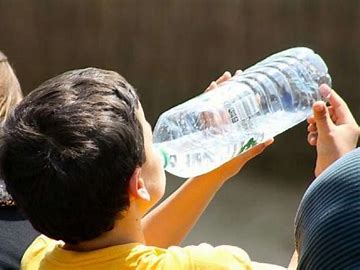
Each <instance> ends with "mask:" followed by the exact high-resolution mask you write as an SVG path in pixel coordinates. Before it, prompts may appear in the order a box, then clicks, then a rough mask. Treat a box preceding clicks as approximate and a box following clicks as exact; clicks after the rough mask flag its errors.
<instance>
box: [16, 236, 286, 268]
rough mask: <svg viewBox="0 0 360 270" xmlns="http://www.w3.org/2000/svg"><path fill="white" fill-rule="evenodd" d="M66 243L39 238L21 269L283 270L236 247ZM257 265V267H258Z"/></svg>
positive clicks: (33, 244)
mask: <svg viewBox="0 0 360 270" xmlns="http://www.w3.org/2000/svg"><path fill="white" fill-rule="evenodd" d="M62 245H63V242H61V241H55V240H52V239H50V238H48V237H46V236H43V235H41V236H39V237H38V238H37V239H36V240H35V241H34V242H33V243H32V244H31V246H30V247H29V248H28V250H27V251H26V253H25V254H24V257H23V260H22V269H24V270H33V269H44V270H53V269H77V267H78V268H79V269H80V268H82V269H83V268H86V269H89V270H95V269H112V267H117V268H119V269H123V268H124V269H142V267H145V266H146V269H154V270H155V269H174V270H176V269H240V270H241V269H244V270H245V269H246V270H250V269H283V268H268V267H262V266H261V265H260V264H254V265H253V263H252V262H251V260H250V258H249V256H248V255H247V253H246V252H245V251H244V250H242V249H240V248H238V247H233V246H217V247H213V246H211V245H209V244H200V245H197V246H187V247H178V246H172V247H169V248H167V249H163V248H157V247H153V246H146V245H143V244H140V243H131V244H125V245H118V246H113V247H108V248H104V249H100V250H95V251H89V252H76V251H69V250H64V249H63V248H62ZM255 265H256V266H255Z"/></svg>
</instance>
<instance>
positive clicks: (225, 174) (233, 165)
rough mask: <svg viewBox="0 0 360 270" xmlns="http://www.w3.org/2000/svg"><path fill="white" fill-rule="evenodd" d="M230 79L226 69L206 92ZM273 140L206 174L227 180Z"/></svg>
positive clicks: (236, 73)
mask: <svg viewBox="0 0 360 270" xmlns="http://www.w3.org/2000/svg"><path fill="white" fill-rule="evenodd" d="M241 72H242V71H241V70H237V71H236V72H235V75H234V76H236V75H239V74H240V73H241ZM229 79H231V73H230V72H229V71H225V72H224V74H223V75H222V76H220V77H219V78H218V79H217V80H216V81H213V82H211V83H210V85H209V86H208V88H206V90H205V92H208V91H216V88H217V87H218V85H219V84H221V83H223V82H225V81H227V80H229ZM273 141H274V139H273V138H271V139H269V140H266V141H265V142H262V143H260V144H258V145H256V146H254V147H253V148H251V149H250V150H249V151H247V152H245V153H243V154H240V155H239V156H237V157H235V158H234V159H232V160H230V161H228V162H226V163H225V164H223V165H221V166H220V167H218V168H216V169H215V170H212V171H210V172H208V173H206V174H205V175H206V176H207V177H211V178H214V179H218V180H223V181H226V180H228V179H230V178H231V177H232V176H234V175H236V174H237V173H238V172H239V171H240V170H241V168H242V167H243V166H244V165H245V164H246V163H247V162H248V161H249V160H251V159H252V158H254V157H256V156H257V155H259V154H261V153H262V152H263V151H264V150H265V148H266V147H267V146H269V145H270V144H272V143H273Z"/></svg>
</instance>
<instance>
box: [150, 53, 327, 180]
mask: <svg viewBox="0 0 360 270" xmlns="http://www.w3.org/2000/svg"><path fill="white" fill-rule="evenodd" d="M322 83H326V84H328V85H330V86H331V78H330V76H329V74H328V69H327V66H326V64H325V63H324V61H323V60H322V59H321V57H320V56H319V55H317V54H315V53H314V52H313V51H312V50H311V49H308V48H303V47H299V48H291V49H288V50H285V51H282V52H279V53H276V54H274V55H272V56H270V57H268V58H265V59H264V60H263V61H261V62H259V63H257V64H256V65H254V66H252V67H250V68H248V69H246V70H245V71H244V72H243V73H241V74H239V75H236V76H234V77H232V78H231V79H230V80H228V81H226V82H224V83H223V84H221V85H220V86H219V87H218V88H217V89H215V90H212V91H209V92H206V93H203V94H201V95H199V96H197V97H195V98H193V99H190V100H189V101H187V102H185V103H183V104H180V105H178V106H176V107H174V108H172V109H170V110H168V111H166V112H165V113H163V114H162V115H161V116H160V118H159V120H158V122H157V124H156V126H155V129H154V144H155V147H157V148H158V149H159V150H160V151H161V153H162V154H163V158H164V167H165V170H167V171H168V172H170V173H172V174H174V175H177V176H179V177H191V176H196V175H200V174H204V173H206V172H209V171H211V170H213V169H215V168H217V167H219V166H220V165H222V164H223V163H225V162H227V161H229V160H230V159H232V158H234V157H236V156H237V155H239V154H240V153H242V152H244V151H246V150H248V149H250V148H251V147H253V146H255V145H256V144H258V143H260V142H262V141H264V140H266V139H268V138H271V137H274V136H275V135H277V134H279V133H282V132H284V131H285V130H287V129H289V128H291V127H292V126H294V125H296V124H298V123H300V122H302V121H303V120H305V119H306V118H307V117H308V116H309V115H311V107H312V104H313V103H314V102H315V101H317V100H321V96H320V93H319V91H318V88H319V86H320V84H322Z"/></svg>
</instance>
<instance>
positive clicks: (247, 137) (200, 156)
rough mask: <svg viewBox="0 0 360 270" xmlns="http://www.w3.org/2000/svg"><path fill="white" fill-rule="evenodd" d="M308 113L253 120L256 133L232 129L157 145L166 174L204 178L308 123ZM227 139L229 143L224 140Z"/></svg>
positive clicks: (287, 113) (187, 136) (278, 113)
mask: <svg viewBox="0 0 360 270" xmlns="http://www.w3.org/2000/svg"><path fill="white" fill-rule="evenodd" d="M308 114H309V111H301V110H300V111H297V112H284V111H278V112H275V113H273V114H272V115H271V117H267V116H265V115H259V116H258V117H256V118H253V123H252V124H253V129H252V130H247V131H245V130H244V132H239V130H238V129H237V128H235V127H233V128H231V125H229V128H228V131H227V132H226V133H222V134H217V135H216V134H212V135H211V137H210V136H209V133H207V134H206V132H205V131H200V132H196V133H192V134H189V135H185V136H183V137H180V138H178V139H175V140H171V141H167V142H164V143H159V144H155V146H156V147H160V148H161V149H163V150H164V151H165V152H166V153H167V155H168V164H167V166H166V170H167V171H168V172H170V173H172V174H175V175H177V176H179V177H183V178H186V177H190V176H196V175H201V174H204V173H206V172H208V171H210V170H212V169H213V168H216V167H219V166H220V165H222V164H223V163H225V162H226V161H229V160H231V159H232V158H234V157H236V156H237V155H239V154H241V153H243V152H245V151H247V150H248V149H250V148H251V147H252V146H254V145H256V144H258V143H260V142H262V141H264V140H266V139H268V138H272V137H274V136H276V135H277V134H280V133H282V132H283V131H285V130H287V129H289V128H290V127H292V126H295V125H296V124H298V123H300V122H302V121H303V120H304V119H306V117H307V115H308ZM224 137H226V139H225V138H224Z"/></svg>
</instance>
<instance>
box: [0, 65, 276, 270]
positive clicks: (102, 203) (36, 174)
mask: <svg viewBox="0 0 360 270" xmlns="http://www.w3.org/2000/svg"><path fill="white" fill-rule="evenodd" d="M229 77H230V74H229V73H228V72H226V73H225V74H224V75H223V76H222V77H221V78H219V80H218V81H217V82H218V83H220V82H222V81H224V80H226V79H228V78H229ZM215 86H216V83H212V84H211V87H210V88H213V87H215ZM151 136H152V134H151V127H150V125H149V124H148V122H147V121H146V119H145V116H144V113H143V110H142V108H141V104H140V102H139V101H138V97H137V95H136V93H135V91H134V89H133V88H132V86H131V85H130V84H129V83H128V82H127V81H126V80H125V79H124V78H123V77H121V76H120V75H119V74H117V73H115V72H112V71H105V70H100V69H95V68H88V69H83V70H74V71H69V72H66V73H64V74H62V75H59V76H57V77H55V78H53V79H50V80H49V81H47V82H45V83H43V84H42V85H40V86H39V87H38V88H37V89H36V90H34V91H33V92H32V93H30V94H29V95H28V96H27V97H25V99H24V100H23V102H22V103H21V104H20V105H19V106H18V107H17V109H16V110H15V112H14V113H13V115H12V116H11V117H10V118H9V120H8V121H7V122H6V124H5V126H4V136H3V145H2V149H1V150H2V151H1V156H2V158H1V168H2V172H3V176H4V179H5V181H6V183H7V186H8V189H9V191H10V192H11V193H12V194H13V196H14V198H15V200H16V202H17V203H18V205H19V206H21V207H22V209H23V211H24V212H25V213H26V214H27V216H28V217H29V219H30V221H31V223H32V224H33V226H34V227H35V228H36V229H37V230H38V231H39V232H41V233H43V234H44V235H46V236H47V237H45V236H40V237H39V238H38V239H37V240H35V241H34V243H33V244H32V246H31V247H30V248H29V249H28V251H27V252H26V254H25V255H24V258H23V262H22V268H23V269H255V268H254V267H257V266H256V264H255V263H252V262H251V261H250V259H249V257H248V256H247V254H246V253H245V252H244V251H243V250H241V249H239V248H236V247H230V246H222V247H215V248H214V247H211V246H210V245H206V244H203V245H200V246H191V247H186V248H180V247H175V245H178V244H179V243H180V241H181V240H182V239H183V238H184V237H185V236H186V234H187V232H188V231H189V230H190V229H191V227H192V226H193V224H194V223H195V222H196V220H197V219H198V217H199V216H200V214H201V213H202V212H203V210H204V209H205V207H206V206H207V204H208V203H209V201H210V200H211V198H212V197H213V196H214V194H215V193H216V191H217V190H218V189H219V188H220V187H221V185H222V184H223V183H224V182H225V181H226V180H227V179H229V178H230V177H231V176H232V175H234V174H235V173H237V172H238V171H239V170H240V168H241V167H242V166H243V165H244V164H245V163H246V162H247V161H248V160H249V159H251V158H252V157H253V156H255V155H257V154H259V153H260V152H262V151H263V149H264V148H265V147H266V146H267V145H269V144H270V143H271V142H272V140H270V141H267V142H266V143H263V144H260V145H258V146H257V147H255V148H253V149H252V150H250V151H248V152H247V153H245V154H244V155H242V156H240V157H238V158H236V159H234V160H232V161H231V162H229V163H227V164H225V165H223V166H222V167H220V168H218V169H216V170H214V171H212V172H210V173H208V174H206V175H203V176H199V177H195V178H192V179H189V180H188V181H187V182H185V184H184V185H183V186H182V187H181V188H180V189H179V190H177V191H176V192H175V193H174V194H172V195H171V196H170V197H169V198H168V199H167V200H165V201H164V202H163V203H162V204H161V205H160V206H158V207H157V208H156V209H154V210H153V211H151V212H150V213H149V214H148V215H146V216H145V214H146V213H147V212H148V211H149V209H150V208H151V207H152V206H154V204H155V203H156V202H157V201H158V200H159V199H160V198H161V197H162V195H163V194H164V188H165V174H164V170H163V168H162V166H161V160H160V159H161V158H160V155H159V154H158V153H157V152H156V151H155V150H154V149H153V147H152V137H151ZM48 237H49V238H48ZM51 239H56V240H62V241H55V240H51ZM170 246H173V247H170ZM258 267H260V264H259V265H258ZM263 267H266V265H263ZM269 267H270V266H269ZM257 269H259V268H257ZM262 269H263V268H262Z"/></svg>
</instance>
